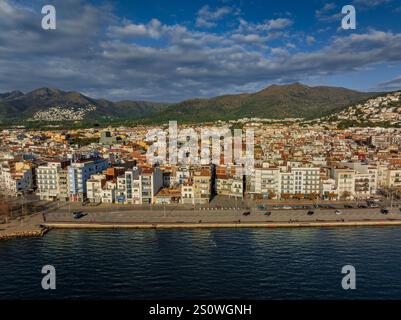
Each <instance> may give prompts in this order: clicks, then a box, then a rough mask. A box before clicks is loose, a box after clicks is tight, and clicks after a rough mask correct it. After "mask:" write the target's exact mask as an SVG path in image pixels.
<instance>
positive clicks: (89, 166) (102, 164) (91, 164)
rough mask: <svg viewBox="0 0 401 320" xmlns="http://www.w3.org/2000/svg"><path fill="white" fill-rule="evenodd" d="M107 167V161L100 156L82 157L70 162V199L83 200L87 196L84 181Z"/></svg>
mask: <svg viewBox="0 0 401 320" xmlns="http://www.w3.org/2000/svg"><path fill="white" fill-rule="evenodd" d="M108 167H109V163H108V161H107V160H106V159H102V158H93V159H83V160H78V161H75V162H73V163H71V165H70V166H69V168H68V184H69V190H70V199H71V201H74V202H76V201H80V202H83V201H85V200H86V198H87V192H86V182H87V181H88V180H89V179H90V177H91V176H92V175H93V174H97V173H101V172H102V171H103V170H106V169H107V168H108Z"/></svg>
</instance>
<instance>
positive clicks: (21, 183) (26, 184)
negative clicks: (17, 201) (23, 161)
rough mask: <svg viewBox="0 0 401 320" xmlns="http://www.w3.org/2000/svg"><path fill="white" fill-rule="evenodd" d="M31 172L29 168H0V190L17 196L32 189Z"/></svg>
mask: <svg viewBox="0 0 401 320" xmlns="http://www.w3.org/2000/svg"><path fill="white" fill-rule="evenodd" d="M32 186H33V181H32V170H31V169H30V168H21V169H20V170H15V169H14V170H13V169H11V168H10V167H8V166H0V190H3V191H4V192H7V193H10V194H11V195H18V194H20V193H23V192H25V191H28V190H30V189H32Z"/></svg>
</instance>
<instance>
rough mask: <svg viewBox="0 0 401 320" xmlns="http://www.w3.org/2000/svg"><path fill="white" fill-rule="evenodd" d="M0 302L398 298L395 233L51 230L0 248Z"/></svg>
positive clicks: (399, 235)
mask: <svg viewBox="0 0 401 320" xmlns="http://www.w3.org/2000/svg"><path fill="white" fill-rule="evenodd" d="M47 264H50V265H53V266H54V267H55V268H56V270H57V289H56V290H55V291H45V290H43V289H42V288H41V279H42V274H41V268H42V266H44V265H47ZM346 264H352V265H353V266H354V267H355V268H356V272H357V282H356V283H357V289H356V290H353V291H351V290H348V291H345V290H343V289H342V287H341V279H342V277H343V275H342V274H341V268H342V266H344V265H346ZM0 298H1V299H45V298H46V299H47V298H56V299H60V298H70V299H201V298H202V299H236V298H243V299H334V298H336V299H338V298H340V299H342V298H346V299H350V298H369V299H374V298H378V299H385V298H389V299H399V298H401V228H397V227H394V228H393V227H386V228H333V229H326V228H322V229H320V228H313V229H312V228H311V229H276V230H272V229H241V230H236V229H213V230H107V231H78V230H76V231H75V230H57V231H51V232H50V233H48V234H47V235H46V236H45V237H43V238H30V239H16V240H11V241H3V242H0Z"/></svg>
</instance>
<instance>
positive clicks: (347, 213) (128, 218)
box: [46, 208, 401, 223]
mask: <svg viewBox="0 0 401 320" xmlns="http://www.w3.org/2000/svg"><path fill="white" fill-rule="evenodd" d="M243 212H244V210H214V211H204V210H202V211H199V210H174V209H166V211H165V213H164V211H163V210H153V211H149V210H114V209H110V210H106V211H104V210H98V211H92V210H91V211H85V210H83V213H84V214H86V215H85V216H84V217H82V218H81V219H79V220H75V219H74V218H73V216H72V213H71V212H69V211H68V210H67V209H65V208H63V209H59V210H57V211H52V212H47V213H46V222H82V223H84V222H86V223H88V222H93V223H94V222H96V223H147V222H148V223H156V222H157V223H162V222H169V223H184V222H185V223H198V222H199V221H202V222H205V223H207V222H209V223H212V222H215V223H216V222H237V221H238V220H241V222H267V221H271V222H289V221H292V222H312V221H341V220H342V219H343V220H344V221H369V220H386V219H390V220H391V219H396V220H401V211H400V210H399V209H398V208H393V209H392V210H391V212H390V214H388V215H384V214H381V213H380V208H377V209H343V210H342V214H341V215H336V214H335V210H332V209H315V210H314V214H313V215H311V216H309V215H308V214H307V212H308V210H271V215H270V216H265V215H264V214H263V213H264V211H256V210H252V212H251V214H250V215H249V216H244V215H243Z"/></svg>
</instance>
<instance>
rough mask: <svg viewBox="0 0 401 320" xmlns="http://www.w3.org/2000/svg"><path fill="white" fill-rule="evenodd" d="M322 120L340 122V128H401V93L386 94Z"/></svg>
mask: <svg viewBox="0 0 401 320" xmlns="http://www.w3.org/2000/svg"><path fill="white" fill-rule="evenodd" d="M321 120H322V121H329V122H334V121H335V122H338V123H339V125H340V127H350V126H387V127H401V91H399V92H391V93H386V94H383V95H380V96H377V97H374V98H372V99H368V100H366V101H364V102H361V103H358V104H355V105H352V106H349V107H348V108H346V109H343V110H341V111H339V112H336V113H333V114H332V115H330V116H328V117H324V118H322V119H321Z"/></svg>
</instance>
